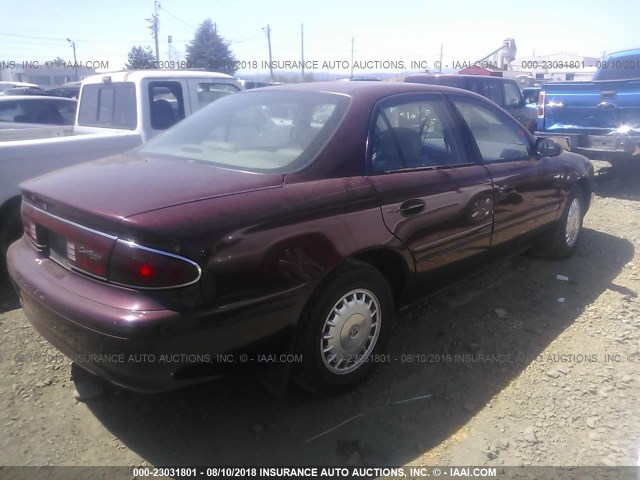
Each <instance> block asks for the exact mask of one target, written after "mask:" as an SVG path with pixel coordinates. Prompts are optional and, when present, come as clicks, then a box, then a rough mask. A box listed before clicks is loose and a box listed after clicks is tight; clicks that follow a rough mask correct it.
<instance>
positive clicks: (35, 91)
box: [2, 85, 47, 97]
mask: <svg viewBox="0 0 640 480" xmlns="http://www.w3.org/2000/svg"><path fill="white" fill-rule="evenodd" d="M2 95H3V96H7V97H8V96H10V95H20V96H24V95H39V96H43V95H47V91H46V90H45V89H44V88H41V87H38V86H37V85H33V86H26V87H25V86H18V87H11V88H7V89H6V90H4V91H3V92H2Z"/></svg>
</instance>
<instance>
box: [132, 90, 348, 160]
mask: <svg viewBox="0 0 640 480" xmlns="http://www.w3.org/2000/svg"><path fill="white" fill-rule="evenodd" d="M348 104H349V97H347V96H344V95H336V94H329V93H316V92H291V91H253V92H247V93H244V94H237V95H230V96H228V97H224V98H222V99H220V100H218V101H216V102H215V103H213V104H211V105H209V106H208V107H206V108H203V109H202V110H201V111H199V112H198V113H196V114H194V115H192V116H191V117H189V118H187V119H185V120H184V121H183V122H180V123H179V124H178V125H176V126H175V127H174V128H172V129H171V130H169V131H167V132H166V133H165V134H164V135H161V136H159V137H157V138H156V139H154V140H152V141H150V142H149V143H148V144H146V145H145V146H143V147H141V148H140V149H139V152H140V153H142V154H145V155H168V156H172V157H181V158H186V159H189V160H199V161H204V162H210V163H212V164H215V165H218V166H222V167H227V168H233V169H237V170H248V171H253V172H269V173H287V172H291V171H294V170H297V169H299V168H301V167H303V166H304V165H306V164H307V163H309V162H311V161H312V160H313V159H314V158H315V157H316V156H317V155H318V153H320V151H322V149H323V147H324V145H325V144H326V143H327V141H328V140H329V139H330V138H331V136H332V135H333V134H334V132H335V131H336V129H337V127H338V125H339V123H340V121H341V120H342V118H343V117H344V114H345V112H346V110H347V107H348Z"/></svg>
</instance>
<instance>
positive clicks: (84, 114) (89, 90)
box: [78, 82, 137, 130]
mask: <svg viewBox="0 0 640 480" xmlns="http://www.w3.org/2000/svg"><path fill="white" fill-rule="evenodd" d="M136 123H137V122H136V91H135V88H134V85H133V83H131V82H126V83H109V84H94V85H85V86H84V87H83V88H82V97H81V100H80V112H79V114H78V125H84V126H88V127H104V128H124V129H127V130H134V129H135V128H136Z"/></svg>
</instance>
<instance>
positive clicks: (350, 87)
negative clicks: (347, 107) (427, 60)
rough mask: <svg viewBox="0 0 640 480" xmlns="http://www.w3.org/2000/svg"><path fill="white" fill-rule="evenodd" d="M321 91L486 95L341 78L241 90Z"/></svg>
mask: <svg viewBox="0 0 640 480" xmlns="http://www.w3.org/2000/svg"><path fill="white" fill-rule="evenodd" d="M269 91H272V92H276V91H291V92H321V93H333V94H342V95H348V96H350V97H353V98H354V99H355V98H362V99H365V98H366V99H369V100H372V101H376V100H380V99H383V98H385V97H389V96H392V95H399V94H403V93H429V92H431V93H456V94H464V95H471V96H474V97H477V98H480V99H484V97H482V96H480V95H477V94H475V93H473V92H469V91H468V90H462V89H460V88H454V87H448V86H444V85H426V84H423V83H405V82H379V81H362V82H343V81H340V80H336V81H332V82H312V83H295V84H287V85H278V86H274V87H264V88H260V89H253V90H247V91H246V92H241V93H242V94H243V95H245V94H252V93H253V94H256V93H259V92H269Z"/></svg>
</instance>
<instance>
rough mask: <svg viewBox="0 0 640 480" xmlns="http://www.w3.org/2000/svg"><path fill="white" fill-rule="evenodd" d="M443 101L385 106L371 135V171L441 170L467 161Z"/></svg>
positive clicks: (404, 102)
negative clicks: (432, 168) (443, 167)
mask: <svg viewBox="0 0 640 480" xmlns="http://www.w3.org/2000/svg"><path fill="white" fill-rule="evenodd" d="M450 125H451V122H450V120H449V117H448V115H447V106H446V105H445V104H444V102H443V101H442V100H441V99H429V100H426V99H425V100H420V99H417V100H416V99H412V100H404V101H398V102H397V103H395V102H393V103H389V104H386V105H383V106H382V107H381V108H379V109H378V111H377V113H376V118H375V123H374V127H373V131H372V134H371V156H370V170H371V171H372V172H374V173H382V172H390V171H394V170H401V169H411V168H425V167H442V166H448V165H460V164H464V163H466V162H467V159H466V156H465V154H464V151H463V149H462V148H461V147H460V142H459V139H458V137H457V134H456V132H455V131H454V130H453V129H451V128H450Z"/></svg>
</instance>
